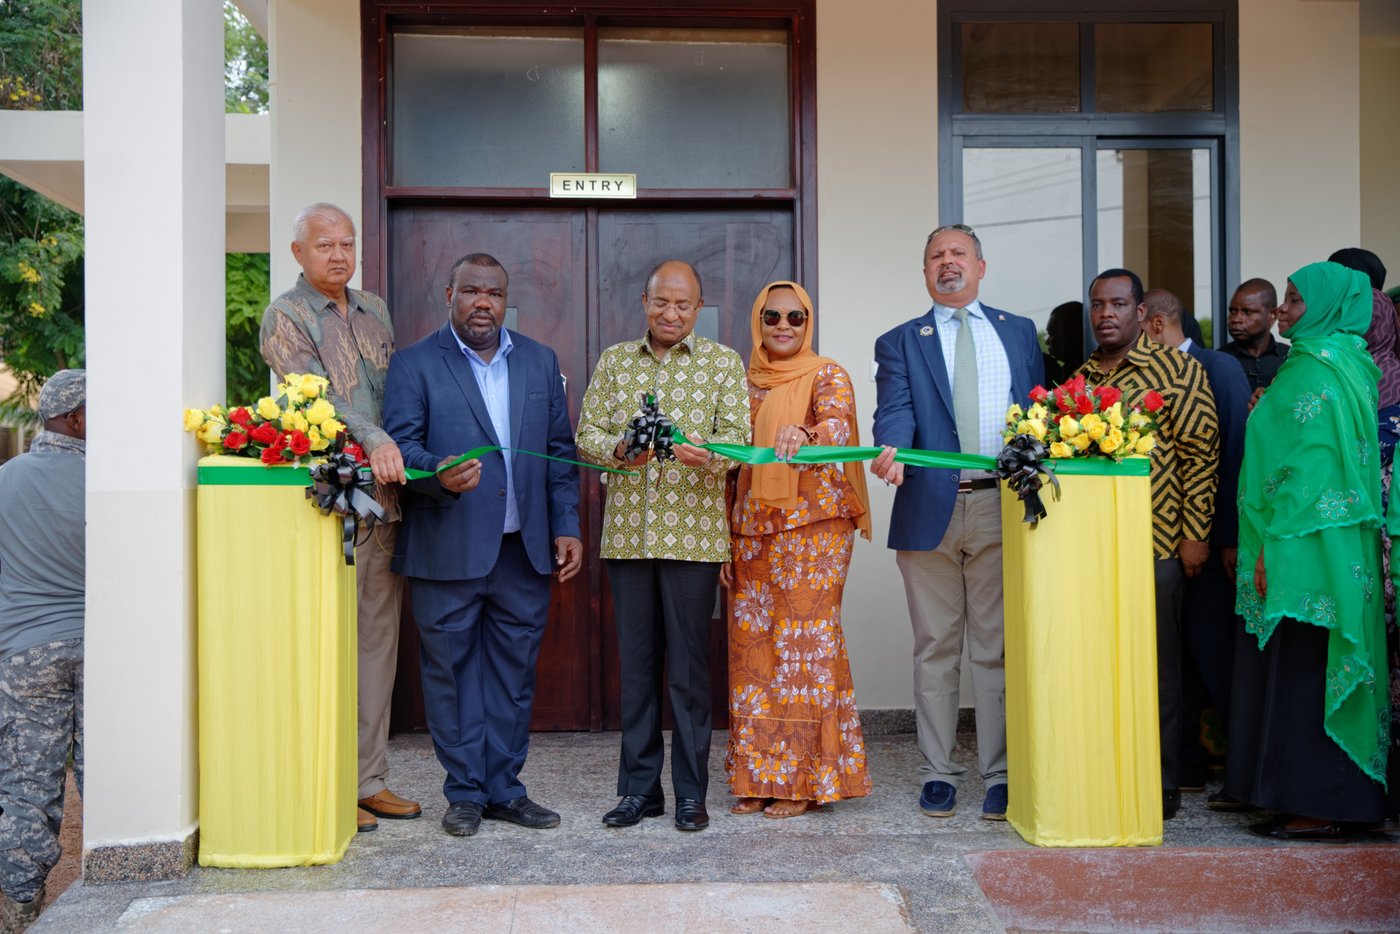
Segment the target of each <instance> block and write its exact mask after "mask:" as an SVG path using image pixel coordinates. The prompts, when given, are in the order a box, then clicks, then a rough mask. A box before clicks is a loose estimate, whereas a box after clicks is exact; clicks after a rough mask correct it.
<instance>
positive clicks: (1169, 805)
mask: <svg viewBox="0 0 1400 934" xmlns="http://www.w3.org/2000/svg"><path fill="white" fill-rule="evenodd" d="M1179 810H1181V792H1180V791H1179V790H1178V789H1176V788H1163V789H1162V820H1171V819H1172V818H1173V817H1175V816H1176V812H1177V811H1179Z"/></svg>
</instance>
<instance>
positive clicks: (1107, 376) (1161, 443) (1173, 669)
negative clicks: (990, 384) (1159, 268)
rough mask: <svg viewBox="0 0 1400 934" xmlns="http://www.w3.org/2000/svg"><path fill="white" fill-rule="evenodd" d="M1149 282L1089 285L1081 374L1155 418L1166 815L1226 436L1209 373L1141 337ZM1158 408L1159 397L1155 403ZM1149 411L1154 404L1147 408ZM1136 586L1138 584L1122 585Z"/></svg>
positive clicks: (1175, 787) (1109, 280)
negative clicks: (1191, 609) (1185, 641)
mask: <svg viewBox="0 0 1400 934" xmlns="http://www.w3.org/2000/svg"><path fill="white" fill-rule="evenodd" d="M1142 297H1143V292H1142V281H1141V280H1140V279H1139V278H1138V277H1137V275H1136V274H1134V273H1132V272H1130V271H1128V270H1126V269H1109V270H1107V271H1105V272H1101V273H1099V275H1098V278H1096V279H1094V281H1093V283H1092V284H1091V285H1090V287H1089V324H1090V326H1091V327H1092V328H1093V329H1094V338H1095V339H1096V340H1097V341H1098V342H1099V346H1098V349H1097V350H1095V351H1094V352H1093V353H1092V354H1090V356H1089V359H1088V360H1087V361H1086V362H1085V363H1084V365H1083V366H1082V367H1080V368H1079V371H1078V372H1080V373H1083V374H1084V378H1085V379H1086V380H1087V381H1088V383H1089V385H1091V386H1115V387H1117V388H1118V389H1120V390H1122V392H1123V403H1124V405H1125V406H1132V405H1143V404H1144V403H1145V401H1146V399H1147V396H1148V394H1149V393H1153V392H1155V393H1157V394H1158V395H1160V396H1161V398H1162V400H1163V402H1162V405H1161V407H1160V408H1159V409H1158V410H1157V412H1156V417H1157V424H1158V429H1157V446H1156V447H1155V448H1153V450H1152V455H1151V458H1152V463H1151V469H1152V478H1151V483H1152V551H1153V556H1154V557H1155V558H1156V561H1155V577H1156V601H1157V706H1158V714H1159V716H1160V720H1161V723H1160V726H1161V741H1162V813H1163V816H1164V817H1167V818H1170V817H1173V816H1174V815H1175V814H1176V811H1177V809H1178V808H1179V807H1180V806H1181V791H1180V779H1179V775H1178V773H1179V772H1180V769H1181V762H1180V759H1181V735H1182V726H1181V716H1182V714H1181V710H1182V689H1181V595H1182V589H1183V581H1184V577H1183V575H1185V577H1195V576H1196V575H1197V574H1199V573H1200V572H1201V568H1202V566H1203V565H1204V564H1205V562H1206V558H1207V557H1208V556H1209V555H1210V546H1209V545H1207V544H1206V542H1207V540H1208V539H1209V538H1210V525H1211V517H1212V516H1213V515H1214V513H1215V490H1216V465H1217V462H1218V461H1219V458H1220V438H1219V436H1220V431H1219V423H1218V421H1217V419H1216V412H1215V397H1214V396H1213V395H1211V391H1210V383H1209V382H1208V381H1207V379H1206V371H1205V368H1204V367H1202V366H1201V365H1200V364H1199V363H1198V362H1196V360H1195V358H1194V357H1192V356H1190V355H1189V354H1184V353H1182V352H1180V351H1179V350H1177V349H1176V348H1174V347H1168V346H1166V345H1165V344H1159V343H1157V342H1155V341H1153V340H1152V339H1151V338H1149V337H1148V336H1147V334H1146V332H1144V331H1143V322H1144V320H1145V319H1146V314H1147V309H1146V307H1145V306H1144V305H1143V302H1142ZM1154 401H1155V400H1154ZM1150 407H1151V406H1150V405H1149V406H1148V408H1150ZM1125 585H1129V586H1130V585H1131V582H1125Z"/></svg>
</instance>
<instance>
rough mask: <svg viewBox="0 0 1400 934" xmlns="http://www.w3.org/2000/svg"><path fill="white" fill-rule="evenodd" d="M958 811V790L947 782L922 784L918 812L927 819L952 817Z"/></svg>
mask: <svg viewBox="0 0 1400 934" xmlns="http://www.w3.org/2000/svg"><path fill="white" fill-rule="evenodd" d="M957 809H958V790H957V789H956V788H954V787H953V786H952V785H950V784H948V783H947V782H924V790H923V793H922V794H920V795H919V810H920V811H923V812H924V813H925V814H927V815H928V816H929V817H952V816H953V812H954V811H956V810H957Z"/></svg>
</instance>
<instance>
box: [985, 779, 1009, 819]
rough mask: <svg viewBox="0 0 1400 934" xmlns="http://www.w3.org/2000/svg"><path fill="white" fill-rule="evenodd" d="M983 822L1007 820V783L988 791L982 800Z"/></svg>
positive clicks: (994, 786) (992, 787)
mask: <svg viewBox="0 0 1400 934" xmlns="http://www.w3.org/2000/svg"><path fill="white" fill-rule="evenodd" d="M982 819H983V820H1006V783H1005V782H1002V783H1001V784H999V785H993V786H991V787H990V788H988V789H987V796H986V797H985V798H983V799H982Z"/></svg>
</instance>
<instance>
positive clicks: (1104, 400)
mask: <svg viewBox="0 0 1400 934" xmlns="http://www.w3.org/2000/svg"><path fill="white" fill-rule="evenodd" d="M1094 395H1096V396H1098V397H1099V408H1101V409H1111V408H1113V404H1114V403H1115V402H1117V401H1118V400H1119V399H1122V398H1123V390H1121V389H1119V388H1118V387H1117V386H1100V387H1098V388H1097V389H1095V390H1094Z"/></svg>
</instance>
